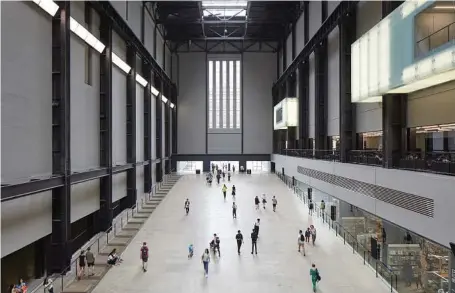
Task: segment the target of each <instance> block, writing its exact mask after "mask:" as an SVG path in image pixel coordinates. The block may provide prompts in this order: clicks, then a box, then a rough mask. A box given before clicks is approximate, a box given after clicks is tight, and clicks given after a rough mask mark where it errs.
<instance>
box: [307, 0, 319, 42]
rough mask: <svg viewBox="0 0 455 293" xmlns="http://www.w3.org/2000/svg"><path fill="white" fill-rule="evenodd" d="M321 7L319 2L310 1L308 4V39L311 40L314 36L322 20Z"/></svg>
mask: <svg viewBox="0 0 455 293" xmlns="http://www.w3.org/2000/svg"><path fill="white" fill-rule="evenodd" d="M321 9H322V5H321V2H319V1H310V3H309V12H310V13H309V14H310V15H309V26H310V27H309V30H308V37H309V38H310V40H311V38H312V37H313V36H314V34H316V32H317V31H318V29H319V28H320V27H321V19H322V11H321Z"/></svg>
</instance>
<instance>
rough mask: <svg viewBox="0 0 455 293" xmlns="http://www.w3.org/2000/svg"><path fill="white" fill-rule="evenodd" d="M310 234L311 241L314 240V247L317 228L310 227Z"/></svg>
mask: <svg viewBox="0 0 455 293" xmlns="http://www.w3.org/2000/svg"><path fill="white" fill-rule="evenodd" d="M310 232H311V240H313V245H314V242H316V228H315V227H314V226H313V225H311V226H310Z"/></svg>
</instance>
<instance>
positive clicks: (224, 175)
mask: <svg viewBox="0 0 455 293" xmlns="http://www.w3.org/2000/svg"><path fill="white" fill-rule="evenodd" d="M225 178H226V172H224V170H223V181H224V180H225Z"/></svg>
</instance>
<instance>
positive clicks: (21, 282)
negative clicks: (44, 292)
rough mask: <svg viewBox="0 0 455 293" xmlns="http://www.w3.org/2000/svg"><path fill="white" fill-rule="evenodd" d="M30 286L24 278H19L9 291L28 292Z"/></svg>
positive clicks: (14, 292) (16, 292)
mask: <svg viewBox="0 0 455 293" xmlns="http://www.w3.org/2000/svg"><path fill="white" fill-rule="evenodd" d="M27 290H28V286H27V284H26V283H25V282H24V280H23V279H19V282H18V283H17V284H12V285H10V286H9V288H8V293H27Z"/></svg>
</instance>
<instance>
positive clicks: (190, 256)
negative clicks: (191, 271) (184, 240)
mask: <svg viewBox="0 0 455 293" xmlns="http://www.w3.org/2000/svg"><path fill="white" fill-rule="evenodd" d="M193 253H194V247H193V244H190V245H188V259H190V258H192V257H193Z"/></svg>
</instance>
